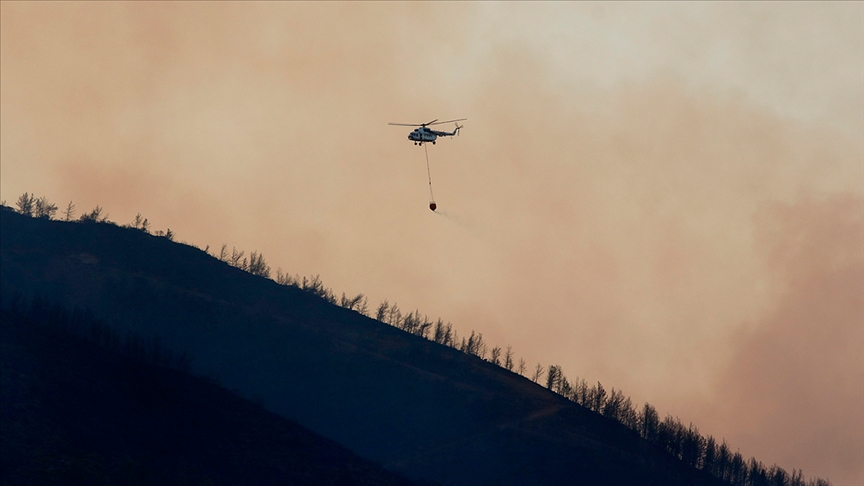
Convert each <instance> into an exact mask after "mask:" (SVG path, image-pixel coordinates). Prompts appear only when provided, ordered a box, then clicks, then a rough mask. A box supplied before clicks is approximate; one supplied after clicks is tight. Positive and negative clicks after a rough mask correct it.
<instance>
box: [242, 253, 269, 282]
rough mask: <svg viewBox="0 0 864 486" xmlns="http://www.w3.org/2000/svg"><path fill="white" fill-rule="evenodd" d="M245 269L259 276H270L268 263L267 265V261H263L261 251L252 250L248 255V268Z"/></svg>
mask: <svg viewBox="0 0 864 486" xmlns="http://www.w3.org/2000/svg"><path fill="white" fill-rule="evenodd" d="M247 271H248V272H249V273H251V274H252V275H258V276H259V277H264V278H270V265H267V262H265V261H264V254H263V253H256V252H254V251H253V252H252V254H251V255H249V268H247Z"/></svg>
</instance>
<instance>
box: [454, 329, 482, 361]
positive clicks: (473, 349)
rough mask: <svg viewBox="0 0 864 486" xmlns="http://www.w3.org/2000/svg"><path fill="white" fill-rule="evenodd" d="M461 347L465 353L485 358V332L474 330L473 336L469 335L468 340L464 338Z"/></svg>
mask: <svg viewBox="0 0 864 486" xmlns="http://www.w3.org/2000/svg"><path fill="white" fill-rule="evenodd" d="M460 349H461V350H462V352H463V353H465V354H472V355H474V356H477V357H478V358H484V357H485V356H486V343H484V342H483V334H480V333H475V332H474V331H473V330H472V331H471V336H469V337H468V339H467V340H466V339H465V338H462V345H461V346H460Z"/></svg>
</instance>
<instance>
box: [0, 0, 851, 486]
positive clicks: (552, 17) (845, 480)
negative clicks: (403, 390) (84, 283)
mask: <svg viewBox="0 0 864 486" xmlns="http://www.w3.org/2000/svg"><path fill="white" fill-rule="evenodd" d="M0 9H2V15H0V20H2V28H0V36H2V37H0V176H2V177H0V191H2V196H0V199H4V200H5V201H6V204H9V205H12V204H14V201H15V199H16V198H17V197H18V196H19V195H20V194H22V193H23V192H25V191H28V192H32V193H36V195H38V196H43V195H44V196H47V197H48V198H49V199H50V200H52V201H53V202H55V203H57V204H58V206H61V208H65V206H66V203H67V202H68V201H70V200H71V201H73V202H74V203H75V204H76V206H77V208H78V214H79V215H80V213H81V212H83V211H89V210H90V209H92V208H93V207H94V206H96V205H97V204H98V205H100V206H103V207H104V208H105V209H106V211H107V212H108V213H109V219H111V220H113V221H116V222H118V223H127V222H129V221H131V220H132V218H133V217H134V216H135V214H136V213H138V212H140V213H141V214H142V215H144V216H145V217H147V218H148V219H149V220H150V222H151V223H152V224H153V227H154V229H162V230H164V229H167V228H171V229H172V231H174V232H175V233H176V234H177V238H178V239H179V240H182V241H186V242H189V243H192V244H195V245H197V246H199V247H201V248H204V247H205V246H206V245H210V248H211V250H212V249H213V248H218V247H219V246H221V245H222V244H223V243H226V244H228V246H229V248H230V247H232V246H236V247H237V248H238V249H242V250H245V251H247V252H249V251H251V250H257V251H260V252H263V254H264V255H265V258H266V260H267V262H268V263H269V264H270V265H271V266H272V267H273V268H274V270H275V269H276V268H277V267H281V268H282V269H283V270H284V271H286V272H289V273H291V274H299V275H314V274H320V275H321V278H322V280H323V281H324V283H325V284H326V285H327V286H329V287H332V288H333V289H334V291H336V293H337V294H340V293H341V292H346V293H347V294H352V295H353V294H357V293H360V292H362V293H364V294H366V295H367V296H368V297H369V300H370V306H372V307H375V306H377V304H378V303H379V302H380V301H381V300H383V299H385V298H386V299H388V300H389V301H390V302H391V303H392V302H396V303H398V304H399V306H400V307H401V308H402V309H404V310H413V309H415V308H416V309H420V311H421V313H425V314H428V315H429V316H430V317H432V318H437V317H441V318H443V319H444V320H449V321H451V322H452V323H453V324H454V326H455V327H456V328H457V329H458V330H459V332H460V334H464V333H466V332H470V331H471V330H472V329H473V330H475V331H478V332H482V333H483V335H484V337H485V338H486V339H487V341H488V342H489V343H490V345H499V346H507V345H512V346H513V350H514V351H515V353H516V354H517V356H519V357H523V358H524V359H525V360H526V361H527V362H528V364H529V366H531V367H533V365H534V364H536V363H537V362H540V363H542V364H543V365H544V366H546V365H549V364H560V365H562V366H563V369H564V372H565V374H566V375H567V376H568V377H570V378H571V379H572V378H576V377H577V376H578V377H580V378H585V379H586V380H588V381H589V382H595V381H598V380H599V381H601V382H602V383H603V384H604V385H605V386H606V387H607V388H609V387H613V386H614V387H615V388H619V389H622V390H623V391H624V392H625V394H627V395H629V396H631V397H632V398H633V399H634V401H636V402H637V403H641V402H644V401H648V402H650V403H652V404H653V405H655V406H656V407H657V408H658V410H659V411H660V412H661V413H662V414H665V413H669V414H672V415H677V416H678V417H680V418H681V420H682V421H683V422H684V423H688V422H691V421H692V422H693V423H694V424H695V425H697V426H698V427H699V428H700V431H701V432H702V433H703V434H713V435H714V436H716V437H718V438H723V437H725V438H726V440H727V441H728V442H729V443H730V445H731V446H732V447H733V449H734V448H740V450H741V452H742V454H744V455H745V456H751V455H753V456H756V457H757V458H758V459H760V460H762V461H763V462H765V463H767V464H772V463H777V464H778V465H780V466H782V467H784V468H786V469H787V470H789V469H791V468H793V467H794V468H802V469H803V470H804V473H805V476H821V477H827V478H829V479H831V481H832V482H833V483H834V484H838V485H840V484H861V483H862V482H864V461H862V458H864V415H862V413H861V410H864V3H851V2H849V3H803V2H802V3H797V2H796V3H780V2H771V3H759V4H745V3H698V4H683V3H638V4H632V3H576V4H571V3H563V4H561V3H548V4H534V3H532V4H527V3H526V4H522V3H506V4H499V3H459V4H452V3H421V4H415V3H410V4H409V3H362V4H354V3H350V4H349V3H198V2H194V3H147V4H144V3H137V2H136V3H101V2H100V3H56V2H50V3H48V2H45V3H42V2H38V3H36V2H34V3H17V2H3V3H2V4H0ZM461 117H467V118H468V120H467V121H466V122H465V128H464V129H463V130H462V133H461V136H460V137H458V138H454V139H452V140H450V139H446V140H441V141H440V142H439V143H438V144H436V145H435V146H429V147H428V148H429V157H430V162H431V172H432V179H433V184H434V189H435V197H436V202H437V204H438V207H439V211H438V213H432V212H431V211H429V209H428V208H427V205H428V203H429V194H428V187H427V181H426V167H425V159H424V155H423V149H422V148H419V147H416V146H414V145H412V144H411V143H410V142H409V141H408V140H407V139H406V137H407V134H408V131H409V130H410V129H406V128H405V127H390V126H387V123H388V122H403V123H414V122H418V123H419V122H424V121H428V120H431V119H433V118H439V119H450V118H461ZM441 128H443V129H446V130H451V129H452V127H451V126H449V125H446V126H442V127H441Z"/></svg>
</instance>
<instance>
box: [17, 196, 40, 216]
mask: <svg viewBox="0 0 864 486" xmlns="http://www.w3.org/2000/svg"><path fill="white" fill-rule="evenodd" d="M35 202H36V198H35V197H33V196H31V195H30V194H28V193H26V192H25V193H24V194H22V195H21V197H19V198H18V201H16V202H15V206H17V207H18V212H19V213H21V214H23V215H25V216H33V205H34V204H35Z"/></svg>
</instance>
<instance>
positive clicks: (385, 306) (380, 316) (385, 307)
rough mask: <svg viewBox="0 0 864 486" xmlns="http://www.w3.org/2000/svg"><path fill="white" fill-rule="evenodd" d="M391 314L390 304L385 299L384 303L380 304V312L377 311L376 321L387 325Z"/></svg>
mask: <svg viewBox="0 0 864 486" xmlns="http://www.w3.org/2000/svg"><path fill="white" fill-rule="evenodd" d="M389 313H390V303H389V302H387V299H384V302H381V303H380V304H378V310H376V311H375V319H377V320H379V321H381V322H384V323H386V322H387V321H386V319H387V316H388V315H389Z"/></svg>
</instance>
